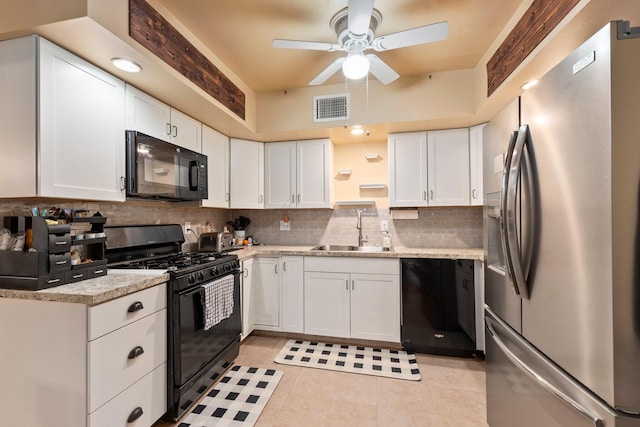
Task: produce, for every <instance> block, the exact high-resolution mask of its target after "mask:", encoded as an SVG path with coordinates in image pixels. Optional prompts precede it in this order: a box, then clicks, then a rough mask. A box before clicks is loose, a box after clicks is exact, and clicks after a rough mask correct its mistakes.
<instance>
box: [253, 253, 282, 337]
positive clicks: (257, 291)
mask: <svg viewBox="0 0 640 427" xmlns="http://www.w3.org/2000/svg"><path fill="white" fill-rule="evenodd" d="M253 272H254V273H253V278H252V284H253V289H251V292H252V294H253V295H252V302H253V310H254V311H253V313H254V321H255V326H256V328H257V329H263V328H261V326H266V327H267V328H266V329H268V330H277V329H278V328H279V327H280V316H279V312H280V285H279V282H278V258H255V259H254V260H253Z"/></svg>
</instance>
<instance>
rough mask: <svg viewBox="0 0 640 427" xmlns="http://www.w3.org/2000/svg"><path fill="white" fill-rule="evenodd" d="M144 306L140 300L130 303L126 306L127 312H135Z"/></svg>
mask: <svg viewBox="0 0 640 427" xmlns="http://www.w3.org/2000/svg"><path fill="white" fill-rule="evenodd" d="M143 308H144V305H142V302H140V301H136V302H134V303H133V304H131V305H130V306H129V308H127V312H129V313H135V312H136V311H140V310H142V309H143Z"/></svg>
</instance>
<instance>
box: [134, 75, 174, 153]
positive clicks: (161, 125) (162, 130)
mask: <svg viewBox="0 0 640 427" xmlns="http://www.w3.org/2000/svg"><path fill="white" fill-rule="evenodd" d="M126 93H127V102H126V108H125V111H126V117H127V129H128V130H137V131H138V132H142V133H144V134H145V135H149V136H153V137H154V138H158V139H161V140H163V141H167V142H171V136H170V135H171V107H169V106H168V105H167V104H165V103H163V102H161V101H159V100H157V99H155V98H154V97H152V96H150V95H147V94H146V93H144V92H142V91H140V90H138V89H136V88H135V87H133V86H130V85H127V90H126Z"/></svg>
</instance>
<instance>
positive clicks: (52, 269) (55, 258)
mask: <svg viewBox="0 0 640 427" xmlns="http://www.w3.org/2000/svg"><path fill="white" fill-rule="evenodd" d="M70 269H71V254H69V252H67V253H64V254H58V255H52V254H49V273H57V272H60V271H68V270H70Z"/></svg>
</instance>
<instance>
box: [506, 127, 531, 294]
mask: <svg viewBox="0 0 640 427" xmlns="http://www.w3.org/2000/svg"><path fill="white" fill-rule="evenodd" d="M528 135H529V127H528V126H527V125H524V126H521V127H520V130H519V131H518V136H517V138H516V142H515V144H514V147H513V151H512V152H511V162H510V163H509V164H508V165H507V169H508V170H509V171H508V174H507V177H506V178H505V180H506V181H507V187H506V188H507V192H506V197H503V199H506V210H505V215H504V216H505V223H504V225H505V231H506V233H505V234H506V236H505V240H506V241H507V250H508V256H507V259H508V264H509V268H508V271H509V274H510V275H511V280H512V282H513V283H514V287H516V288H517V293H518V295H520V297H521V298H526V299H528V298H529V289H528V288H527V279H526V276H525V272H524V269H523V265H522V254H521V251H520V245H519V243H518V210H517V200H518V199H517V194H518V181H519V180H520V172H521V170H522V159H523V157H524V156H523V154H522V153H523V151H524V150H525V149H526V143H527V140H528ZM529 240H531V239H529Z"/></svg>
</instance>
